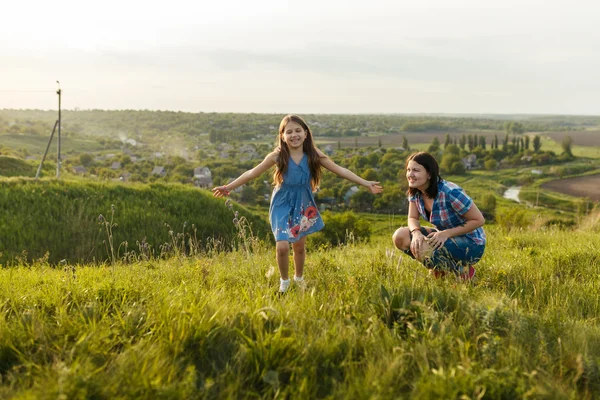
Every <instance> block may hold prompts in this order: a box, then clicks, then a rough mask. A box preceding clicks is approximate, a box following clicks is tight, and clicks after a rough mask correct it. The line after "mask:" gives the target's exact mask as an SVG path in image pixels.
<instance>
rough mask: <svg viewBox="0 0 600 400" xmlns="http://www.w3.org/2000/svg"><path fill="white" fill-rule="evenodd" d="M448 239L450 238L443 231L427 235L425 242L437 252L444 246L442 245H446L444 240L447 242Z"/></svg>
mask: <svg viewBox="0 0 600 400" xmlns="http://www.w3.org/2000/svg"><path fill="white" fill-rule="evenodd" d="M449 237H450V236H448V234H447V233H446V232H444V231H435V232H431V233H430V234H429V235H427V241H428V242H429V245H430V246H431V247H432V248H433V249H434V250H437V249H441V248H442V247H443V246H444V243H446V240H448V238H449Z"/></svg>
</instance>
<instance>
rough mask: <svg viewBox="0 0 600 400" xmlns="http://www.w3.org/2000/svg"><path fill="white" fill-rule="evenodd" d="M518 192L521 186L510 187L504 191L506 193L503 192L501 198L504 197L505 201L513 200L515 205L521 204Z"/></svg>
mask: <svg viewBox="0 0 600 400" xmlns="http://www.w3.org/2000/svg"><path fill="white" fill-rule="evenodd" d="M520 191H521V186H511V187H509V188H508V189H506V192H504V194H503V195H502V197H504V198H505V199H509V200H514V201H516V202H517V203H520V202H521V200H519V192H520Z"/></svg>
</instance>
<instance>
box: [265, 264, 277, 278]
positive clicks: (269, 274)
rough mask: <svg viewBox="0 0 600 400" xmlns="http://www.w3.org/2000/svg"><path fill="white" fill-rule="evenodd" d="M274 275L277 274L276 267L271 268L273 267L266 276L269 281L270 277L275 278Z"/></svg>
mask: <svg viewBox="0 0 600 400" xmlns="http://www.w3.org/2000/svg"><path fill="white" fill-rule="evenodd" d="M273 274H275V267H273V266H271V267H270V268H269V270H268V271H267V273H266V274H265V277H266V278H267V279H269V278H270V277H272V276H273Z"/></svg>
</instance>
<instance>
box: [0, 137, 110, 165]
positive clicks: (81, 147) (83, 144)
mask: <svg viewBox="0 0 600 400" xmlns="http://www.w3.org/2000/svg"><path fill="white" fill-rule="evenodd" d="M51 133H52V131H50V132H48V135H47V136H34V135H17V134H11V135H1V136H0V139H1V140H2V144H3V145H4V146H6V147H10V148H13V149H21V148H23V149H27V151H28V152H29V153H32V154H40V159H41V155H42V154H44V151H46V146H48V140H50V134H51ZM56 135H57V134H56V133H55V136H54V138H53V139H52V143H51V144H50V148H49V149H48V156H47V157H49V158H51V157H56V152H57V149H58V138H57V136H56ZM60 146H61V149H62V151H63V153H65V152H74V153H86V152H95V151H101V150H110V149H107V148H105V147H104V145H102V144H101V143H100V142H99V139H97V138H93V139H87V138H85V139H82V138H70V137H61V143H60ZM112 150H118V148H113V149H112ZM38 162H39V161H38Z"/></svg>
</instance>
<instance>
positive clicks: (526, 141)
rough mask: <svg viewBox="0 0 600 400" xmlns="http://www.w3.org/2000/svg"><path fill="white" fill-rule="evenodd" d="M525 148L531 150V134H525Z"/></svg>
mask: <svg viewBox="0 0 600 400" xmlns="http://www.w3.org/2000/svg"><path fill="white" fill-rule="evenodd" d="M525 150H529V136H525Z"/></svg>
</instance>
